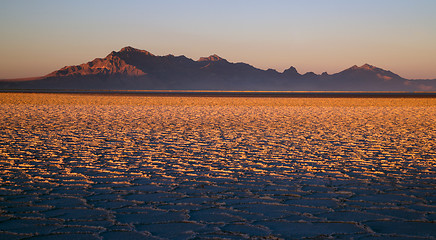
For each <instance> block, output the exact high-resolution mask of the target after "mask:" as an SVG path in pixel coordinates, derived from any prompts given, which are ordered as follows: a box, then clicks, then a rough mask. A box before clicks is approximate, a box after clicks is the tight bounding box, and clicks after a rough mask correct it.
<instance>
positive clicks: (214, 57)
mask: <svg viewBox="0 0 436 240" xmlns="http://www.w3.org/2000/svg"><path fill="white" fill-rule="evenodd" d="M198 61H199V62H218V61H225V59H224V58H222V57H220V56H218V55H216V54H213V55H210V56H209V57H201V58H200V59H198Z"/></svg>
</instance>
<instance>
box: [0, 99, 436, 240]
mask: <svg viewBox="0 0 436 240" xmlns="http://www.w3.org/2000/svg"><path fill="white" fill-rule="evenodd" d="M0 111H1V113H2V114H1V115H0V123H1V125H0V164H1V167H0V172H1V174H0V200H1V201H0V239H23V238H30V239H71V238H76V239H121V238H126V239H165V238H168V239H194V238H195V239H250V238H252V239H263V238H265V239H280V238H283V239H292V238H317V239H324V238H333V239H350V238H354V239H374V238H377V239H420V238H422V239H435V238H436V223H435V218H436V205H435V201H436V167H435V163H436V140H435V139H436V124H435V120H436V117H435V116H436V98H419V99H414V98H407V99H402V98H362V99H360V98H350V99H348V98H231V97H225V98H219V97H211V98H208V97H150V96H126V95H117V96H114V95H80V94H30V93H28V94H19V93H1V94H0Z"/></svg>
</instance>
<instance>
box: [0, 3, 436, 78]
mask: <svg viewBox="0 0 436 240" xmlns="http://www.w3.org/2000/svg"><path fill="white" fill-rule="evenodd" d="M435 12H436V1H435V0H366V1H354V0H328V1H327V0H304V1H303V0H264V1H260V0H219V1H205V0H183V1H181V0H160V1H154V0H153V1H148V0H123V1H113V0H92V1H89V0H75V1H67V0H1V1H0V53H1V54H0V79H5V78H23V77H34V76H42V75H46V74H48V73H50V72H53V71H55V70H58V69H59V68H61V67H64V66H69V65H78V64H81V63H85V62H88V61H91V60H93V59H94V58H97V57H105V56H106V55H108V54H109V53H110V52H111V51H113V50H115V51H119V50H120V49H121V48H122V47H125V46H132V47H135V48H139V49H144V50H147V51H149V52H151V53H153V54H155V55H167V54H174V55H176V56H177V55H185V56H186V57H189V58H192V59H194V60H197V59H198V58H200V57H203V56H209V55H212V54H218V55H219V56H221V57H223V58H225V59H227V60H228V61H230V62H245V63H248V64H250V65H253V66H254V67H257V68H261V69H268V68H272V69H276V70H278V71H280V72H281V71H283V70H285V69H287V68H289V67H291V66H294V67H296V68H297V70H298V71H299V72H300V73H305V72H309V71H313V72H315V73H318V74H319V73H322V72H328V73H330V74H332V73H336V72H339V71H342V70H344V69H346V68H349V67H351V66H353V65H359V66H360V65H363V64H365V63H368V64H371V65H375V66H377V67H380V68H383V69H386V70H391V71H392V72H394V73H397V74H399V75H400V76H402V77H405V78H411V79H428V78H431V79H435V78H436V14H435Z"/></svg>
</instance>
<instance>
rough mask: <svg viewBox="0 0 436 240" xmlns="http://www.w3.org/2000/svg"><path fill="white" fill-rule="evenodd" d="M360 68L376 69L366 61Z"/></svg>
mask: <svg viewBox="0 0 436 240" xmlns="http://www.w3.org/2000/svg"><path fill="white" fill-rule="evenodd" d="M360 68H361V69H366V70H374V69H376V67H374V66H372V65H369V64H368V63H365V64H363V65H362V66H361V67H360Z"/></svg>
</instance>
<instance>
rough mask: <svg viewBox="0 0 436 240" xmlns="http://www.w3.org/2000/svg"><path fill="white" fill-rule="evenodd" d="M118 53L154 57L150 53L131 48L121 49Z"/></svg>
mask: <svg viewBox="0 0 436 240" xmlns="http://www.w3.org/2000/svg"><path fill="white" fill-rule="evenodd" d="M119 53H144V54H145V55H149V56H154V55H153V54H152V53H150V52H148V51H145V50H140V49H137V48H133V47H131V46H127V47H123V48H121V50H120V51H119Z"/></svg>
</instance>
